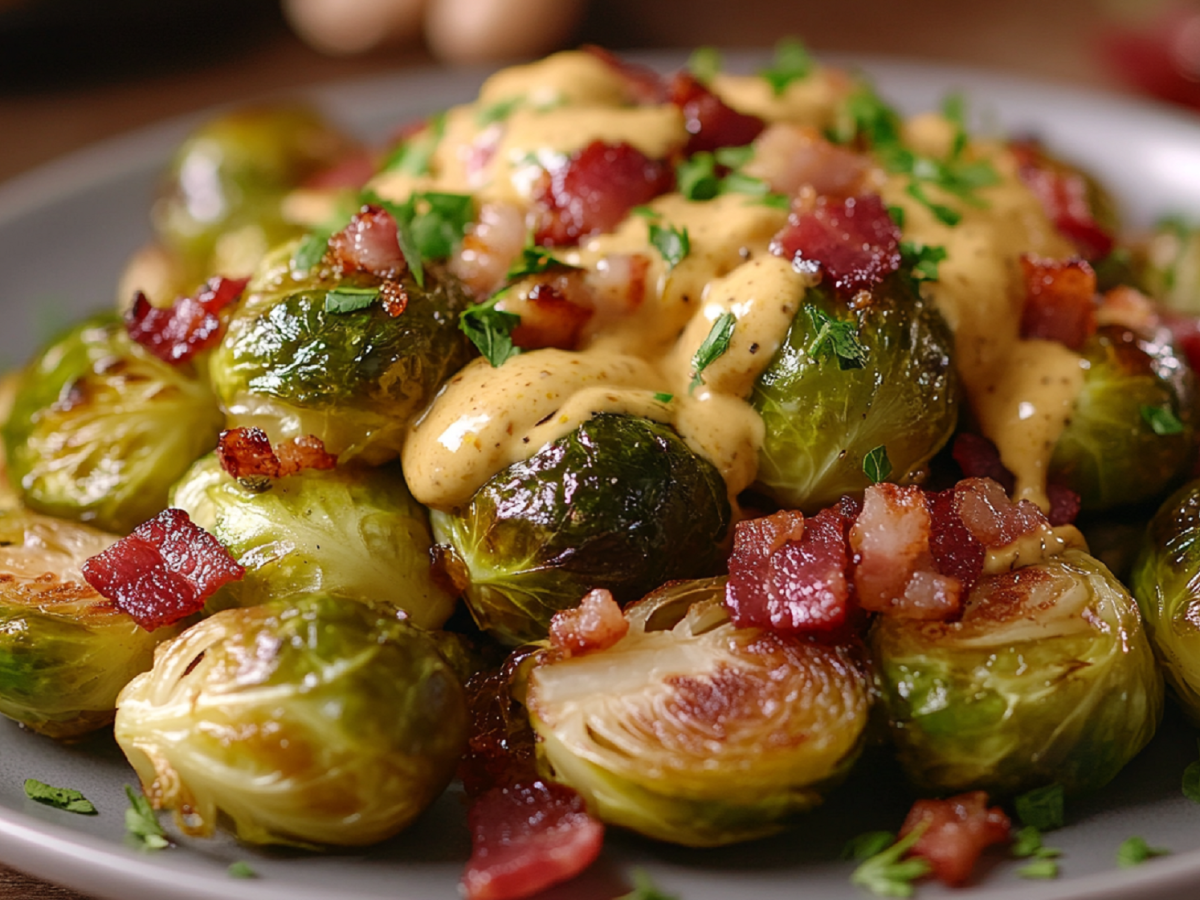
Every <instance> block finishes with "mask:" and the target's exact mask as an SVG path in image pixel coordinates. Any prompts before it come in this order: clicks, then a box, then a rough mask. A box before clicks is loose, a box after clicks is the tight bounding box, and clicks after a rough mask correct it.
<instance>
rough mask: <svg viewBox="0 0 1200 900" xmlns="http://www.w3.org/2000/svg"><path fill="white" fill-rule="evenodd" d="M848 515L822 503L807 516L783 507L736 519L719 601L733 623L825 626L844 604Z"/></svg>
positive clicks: (837, 623)
mask: <svg viewBox="0 0 1200 900" xmlns="http://www.w3.org/2000/svg"><path fill="white" fill-rule="evenodd" d="M849 522H850V518H849V517H847V516H846V515H844V514H843V513H841V512H840V511H838V510H837V509H836V508H834V509H825V510H822V511H821V512H819V513H817V514H816V515H815V516H812V517H811V518H808V519H805V518H804V516H803V514H801V513H799V512H796V511H790V510H784V511H781V512H777V513H775V514H773V515H770V516H764V517H762V518H760V519H749V520H746V521H743V522H740V523H738V525H737V527H736V528H735V529H734V533H733V552H732V554H730V557H729V581H728V583H727V584H726V588H725V607H726V608H727V609H728V610H729V615H730V618H731V619H732V620H733V623H734V624H735V625H737V626H738V627H747V626H751V625H757V626H759V627H762V628H771V629H773V630H775V631H788V632H830V631H834V630H836V629H838V628H840V627H841V626H842V625H843V624H845V622H846V617H847V611H848V609H849V605H850V582H849V580H848V574H847V573H848V571H849V567H850V560H849V557H848V555H847V551H846V530H847V528H848V527H849Z"/></svg>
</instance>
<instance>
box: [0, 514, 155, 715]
mask: <svg viewBox="0 0 1200 900" xmlns="http://www.w3.org/2000/svg"><path fill="white" fill-rule="evenodd" d="M116 539H117V537H116V535H111V534H105V533H103V532H101V531H96V530H95V529H93V528H88V527H87V526H86V525H77V524H75V523H74V522H66V521H63V520H61V519H52V518H50V517H49V516H42V515H38V514H36V513H31V512H26V511H23V510H6V511H4V512H0V713H3V714H4V715H6V716H8V717H9V718H11V719H16V720H17V721H18V722H20V723H22V724H23V725H25V726H26V727H28V728H31V729H32V730H34V731H37V732H40V733H41V734H45V735H49V736H50V737H53V738H75V737H79V736H80V735H84V734H87V733H88V732H89V731H94V730H95V729H97V728H101V727H103V726H105V725H107V724H109V723H110V722H111V721H112V720H113V716H114V715H115V713H116V700H117V694H118V693H119V692H120V691H121V689H122V688H123V687H125V685H126V684H127V683H128V682H129V681H130V679H132V678H133V677H134V676H135V675H138V674H140V673H141V672H145V671H148V670H149V669H150V665H151V663H152V662H153V657H154V648H155V646H157V645H158V644H159V643H160V642H161V641H163V640H164V639H165V638H167V637H170V636H172V635H174V634H176V633H177V632H178V629H177V628H162V629H159V630H157V631H155V632H153V633H151V632H148V631H146V630H145V629H143V628H142V627H140V626H139V625H138V624H137V622H135V621H134V620H133V619H132V618H131V617H130V616H128V615H126V614H125V613H123V612H121V611H120V610H119V609H117V608H116V607H115V606H113V604H112V603H111V602H110V601H108V600H106V599H104V598H103V597H101V596H100V595H99V594H97V593H96V591H95V590H93V589H92V587H91V586H89V585H88V584H87V583H86V582H84V580H83V576H82V575H81V574H80V572H79V567H80V566H81V565H82V564H83V562H84V560H86V559H87V558H88V557H90V556H95V555H96V554H97V553H99V552H100V551H102V550H104V549H105V548H107V547H108V546H109V545H110V544H112V543H113V541H115V540H116Z"/></svg>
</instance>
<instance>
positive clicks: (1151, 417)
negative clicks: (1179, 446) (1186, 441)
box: [1138, 404, 1183, 437]
mask: <svg viewBox="0 0 1200 900" xmlns="http://www.w3.org/2000/svg"><path fill="white" fill-rule="evenodd" d="M1138 411H1139V412H1140V413H1141V414H1142V421H1144V422H1145V423H1146V424H1147V425H1149V426H1150V430H1151V431H1153V432H1154V433H1155V434H1157V435H1159V436H1160V437H1166V436H1168V435H1172V434H1182V433H1183V422H1181V421H1179V417H1178V416H1177V415H1175V413H1174V412H1172V411H1171V408H1170V407H1169V406H1146V405H1145V404H1143V405H1142V406H1139V407H1138Z"/></svg>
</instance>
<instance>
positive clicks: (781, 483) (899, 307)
mask: <svg viewBox="0 0 1200 900" xmlns="http://www.w3.org/2000/svg"><path fill="white" fill-rule="evenodd" d="M838 328H843V329H846V330H848V331H850V332H852V334H853V337H854V338H855V340H856V341H857V343H858V345H859V349H860V351H861V352H857V351H855V352H849V351H848V350H847V349H846V346H845V345H844V344H843V345H841V347H840V349H839V346H838V345H837V344H836V342H835V341H834V340H832V338H831V334H830V333H831V331H832V330H833V329H838ZM952 348H953V338H952V336H951V334H950V331H949V329H948V328H947V326H946V323H945V322H944V320H943V319H942V317H941V315H940V314H939V313H938V312H937V310H936V309H934V308H933V307H932V306H931V305H930V304H929V303H927V302H926V301H924V300H922V299H920V298H918V297H915V296H913V294H912V292H911V291H910V290H909V289H908V287H907V286H906V284H905V282H904V281H903V279H901V278H899V277H893V278H891V279H889V280H888V281H887V282H886V283H885V284H884V285H882V286H881V287H879V288H878V289H876V290H875V291H874V292H873V293H872V296H871V300H870V301H869V302H868V303H866V304H863V305H861V306H858V307H857V308H850V307H849V306H848V305H847V304H846V303H845V302H843V301H840V300H838V299H836V298H835V297H834V296H833V295H832V293H831V292H830V291H829V290H828V289H826V288H822V287H816V288H810V289H809V290H808V292H807V293H806V295H805V297H804V303H803V304H802V305H801V307H800V310H799V311H798V312H797V313H796V317H795V319H794V320H793V321H792V325H791V328H790V329H789V330H788V333H787V337H786V338H785V340H784V343H783V346H781V347H780V348H779V350H778V351H777V352H776V354H775V357H774V358H773V359H772V360H771V363H770V365H769V366H768V367H767V368H766V370H765V371H764V372H763V373H762V375H760V376H759V379H758V381H757V382H756V383H755V386H754V391H753V393H752V394H751V397H750V402H751V403H752V404H753V406H754V408H755V409H756V410H758V412H759V414H760V415H761V416H762V420H763V424H764V425H765V426H766V434H765V436H764V438H763V444H762V448H761V450H760V451H759V467H758V481H757V483H756V487H757V489H758V490H760V491H762V492H763V493H764V494H766V495H767V496H769V497H770V498H771V499H773V500H775V501H776V502H777V503H779V504H780V505H782V506H786V507H789V508H796V509H802V510H804V511H805V512H814V511H816V510H819V509H821V508H823V507H825V506H829V505H830V504H832V503H834V502H836V501H837V500H838V498H840V497H841V496H843V495H845V494H857V495H861V494H862V492H863V491H864V490H865V489H866V488H867V486H868V485H869V484H871V479H869V478H868V477H867V475H866V474H865V473H864V471H863V461H864V459H865V458H866V457H867V455H868V454H870V453H871V452H872V451H874V450H876V449H877V448H878V447H881V446H882V447H884V448H885V449H886V451H887V457H888V460H889V461H890V464H891V470H892V474H891V476H890V478H891V480H894V481H900V482H904V481H907V480H910V479H912V478H913V477H914V476H916V475H917V474H918V473H919V472H920V470H921V469H922V468H923V467H924V466H925V464H926V463H928V462H929V460H930V459H931V458H932V457H933V455H934V454H935V453H937V451H938V450H939V449H940V448H941V447H942V445H943V444H945V443H946V441H947V440H949V439H950V435H951V434H952V433H953V431H954V427H955V425H956V424H957V421H958V380H957V376H956V374H955V370H954V367H953V365H952V364H951V356H952Z"/></svg>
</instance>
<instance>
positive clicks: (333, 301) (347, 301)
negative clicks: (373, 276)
mask: <svg viewBox="0 0 1200 900" xmlns="http://www.w3.org/2000/svg"><path fill="white" fill-rule="evenodd" d="M378 299H379V288H377V287H372V288H356V287H339V288H334V289H333V290H331V291H326V292H325V312H327V313H334V314H337V315H340V314H342V313H351V312H358V310H360V309H366V308H367V307H368V306H370V305H371V304H372V303H374V302H375V301H376V300H378Z"/></svg>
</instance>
